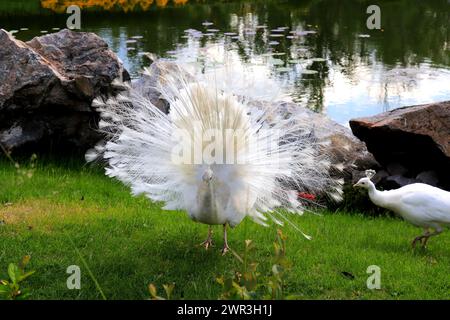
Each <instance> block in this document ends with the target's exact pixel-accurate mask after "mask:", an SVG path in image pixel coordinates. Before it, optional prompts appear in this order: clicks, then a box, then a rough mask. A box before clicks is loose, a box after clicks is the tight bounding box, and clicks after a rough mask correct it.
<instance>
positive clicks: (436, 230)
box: [422, 227, 442, 248]
mask: <svg viewBox="0 0 450 320" xmlns="http://www.w3.org/2000/svg"><path fill="white" fill-rule="evenodd" d="M441 232H442V228H440V227H438V228H436V229H435V231H434V232H432V233H430V232H429V231H427V233H426V235H425V237H424V240H423V243H422V247H424V248H425V247H426V245H427V242H428V239H430V237H432V236H437V235H438V234H440V233H441Z"/></svg>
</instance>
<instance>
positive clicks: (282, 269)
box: [216, 230, 295, 300]
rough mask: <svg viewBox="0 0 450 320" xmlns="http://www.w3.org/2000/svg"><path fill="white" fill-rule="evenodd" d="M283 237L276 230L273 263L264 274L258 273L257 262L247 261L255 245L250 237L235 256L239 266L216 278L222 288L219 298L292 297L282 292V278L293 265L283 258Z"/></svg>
mask: <svg viewBox="0 0 450 320" xmlns="http://www.w3.org/2000/svg"><path fill="white" fill-rule="evenodd" d="M286 238H287V237H286V236H285V235H284V234H283V232H282V231H281V230H277V237H276V240H275V242H274V243H273V246H274V256H273V265H272V268H271V273H270V274H269V275H267V276H263V275H261V273H260V272H258V270H257V269H258V265H259V263H257V262H253V261H250V260H249V259H250V255H251V253H252V251H253V250H254V245H253V241H252V240H245V250H244V254H243V258H238V260H239V261H240V262H241V266H242V269H241V270H236V271H234V272H232V273H230V274H228V275H222V276H220V277H218V278H217V279H216V280H217V282H218V283H219V284H220V285H221V286H222V289H223V292H222V295H221V296H220V297H219V298H220V299H223V300H251V299H257V300H261V299H264V300H283V299H292V298H294V297H295V296H287V295H286V294H285V287H286V280H285V277H286V274H287V273H288V272H289V271H290V270H291V267H292V264H291V262H290V261H289V260H288V259H287V258H286Z"/></svg>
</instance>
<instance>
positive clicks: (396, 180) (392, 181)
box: [383, 174, 418, 189]
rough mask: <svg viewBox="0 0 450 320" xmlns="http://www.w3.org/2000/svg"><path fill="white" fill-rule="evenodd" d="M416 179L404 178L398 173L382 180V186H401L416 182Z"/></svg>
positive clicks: (388, 187) (389, 187)
mask: <svg viewBox="0 0 450 320" xmlns="http://www.w3.org/2000/svg"><path fill="white" fill-rule="evenodd" d="M417 182H418V181H417V180H415V179H410V178H406V177H404V176H401V175H399V174H396V175H393V176H389V177H387V178H386V179H384V180H383V186H384V187H385V188H386V189H398V188H401V187H403V186H406V185H407V184H411V183H417Z"/></svg>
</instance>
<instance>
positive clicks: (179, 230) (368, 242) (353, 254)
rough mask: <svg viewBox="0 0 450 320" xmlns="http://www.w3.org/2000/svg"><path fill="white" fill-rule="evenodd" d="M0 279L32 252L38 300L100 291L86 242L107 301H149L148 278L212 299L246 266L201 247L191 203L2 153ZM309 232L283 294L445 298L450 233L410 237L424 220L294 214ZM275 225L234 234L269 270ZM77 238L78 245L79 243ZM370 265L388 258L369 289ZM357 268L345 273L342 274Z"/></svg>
mask: <svg viewBox="0 0 450 320" xmlns="http://www.w3.org/2000/svg"><path fill="white" fill-rule="evenodd" d="M0 220H4V222H5V223H4V224H1V225H0V279H2V278H6V269H7V266H8V263H10V262H18V261H19V260H20V259H21V257H22V256H24V255H27V254H29V255H31V257H32V259H31V263H30V267H29V268H30V269H33V270H36V273H35V274H34V275H33V276H32V277H31V278H30V281H29V282H28V283H27V284H26V286H27V287H29V288H30V289H31V291H32V293H33V296H32V297H33V298H36V299H100V298H101V295H100V293H99V291H98V290H97V289H96V286H95V284H94V282H93V280H92V278H91V277H89V274H88V271H87V270H86V268H85V267H84V265H83V263H82V261H81V259H80V256H79V255H78V254H77V250H75V248H74V245H75V247H76V249H78V250H79V252H80V253H81V255H82V256H83V257H84V259H85V260H86V263H87V265H88V266H89V268H90V269H91V271H92V273H93V275H94V276H95V278H96V279H97V281H98V283H99V285H100V287H101V288H102V290H103V292H104V293H105V295H106V297H107V298H108V299H146V298H148V297H149V294H148V290H147V286H148V284H149V283H154V284H156V285H157V286H158V287H159V288H160V290H161V288H162V285H163V284H166V283H172V282H174V283H175V285H176V287H175V291H174V297H175V298H183V299H216V298H217V297H218V296H219V295H220V293H221V287H220V285H218V284H217V283H216V280H215V279H216V277H217V276H219V275H222V274H225V273H228V272H230V271H232V270H235V269H236V268H238V267H239V262H238V261H237V259H236V258H234V257H233V255H231V254H229V255H227V256H225V257H222V256H221V255H220V247H221V245H222V240H221V228H220V227H216V228H215V229H214V230H215V231H216V232H215V239H216V247H214V248H213V249H212V250H209V251H206V250H204V249H202V248H200V247H198V246H196V245H197V244H198V243H200V242H201V241H202V240H203V238H204V237H205V236H206V232H207V227H206V226H205V225H201V224H197V223H194V222H192V221H190V220H189V219H188V217H187V216H186V214H185V213H183V212H165V211H163V210H161V209H160V206H159V205H157V204H152V203H150V202H149V201H148V200H146V199H145V198H133V197H131V196H130V195H129V192H128V190H127V188H126V187H124V186H123V185H121V184H120V183H118V182H116V181H113V180H110V179H108V178H106V177H105V176H104V175H103V173H102V170H100V169H96V168H89V167H87V166H83V165H80V164H79V163H77V162H76V161H75V162H73V163H69V162H65V164H63V165H62V164H56V163H55V162H54V161H42V160H41V161H40V164H39V165H38V167H37V169H36V171H35V173H34V175H33V177H32V178H26V179H24V180H23V181H20V179H19V178H18V174H17V173H16V170H15V168H14V167H13V166H12V165H11V164H9V163H7V162H0ZM292 220H293V221H294V222H295V223H296V224H297V225H299V226H300V227H301V228H302V230H304V231H305V232H307V233H308V234H310V235H312V236H313V240H311V241H308V240H306V239H304V238H303V237H302V236H301V235H299V234H298V233H297V232H295V231H294V230H293V229H292V228H290V227H285V228H284V231H283V232H284V233H285V234H286V235H287V236H288V240H287V255H288V259H290V260H291V261H292V263H293V268H292V270H291V272H290V274H289V275H288V277H287V288H286V290H287V292H288V293H291V294H297V295H300V296H301V297H303V298H305V299H415V298H417V299H443V298H449V297H450V296H449V292H450V283H449V271H450V270H449V268H450V267H449V266H450V234H449V233H444V234H443V235H441V236H439V237H437V238H434V239H431V240H430V243H429V248H428V249H427V250H415V251H413V250H412V249H411V247H410V241H411V240H412V238H413V237H414V236H415V235H417V234H418V233H419V232H420V230H419V229H417V228H415V227H413V226H410V225H409V224H407V223H405V222H403V221H401V220H398V219H394V218H387V217H371V218H369V217H364V216H363V215H358V214H352V215H349V214H343V213H334V214H331V213H325V214H324V215H322V216H318V215H312V214H306V215H304V216H302V217H292ZM275 237H276V227H275V226H271V227H268V228H264V227H261V226H259V225H256V224H254V223H253V222H251V221H247V220H246V221H244V222H243V223H242V224H241V225H239V226H238V227H237V228H235V229H233V230H231V232H230V233H229V242H230V246H231V247H232V248H233V249H234V250H235V251H237V252H242V251H243V247H244V240H245V239H252V240H253V241H254V242H255V245H256V250H255V251H254V252H253V257H252V258H253V260H255V261H257V262H259V263H260V265H259V267H258V270H259V271H260V272H261V273H263V274H265V273H268V272H270V267H271V263H272V248H273V246H272V243H273V241H274V240H275ZM71 240H73V244H72V243H71ZM70 265H79V266H80V267H81V270H82V283H81V285H82V288H81V290H68V289H67V288H66V279H67V277H68V276H69V275H68V274H66V268H67V267H68V266H70ZM369 265H378V266H380V268H381V285H382V289H381V290H369V289H367V287H366V280H367V277H368V275H367V274H366V269H367V267H368V266H369ZM344 271H345V272H349V273H351V274H353V275H354V276H355V278H354V279H349V278H347V277H345V276H343V275H342V272H344Z"/></svg>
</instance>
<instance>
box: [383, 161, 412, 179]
mask: <svg viewBox="0 0 450 320" xmlns="http://www.w3.org/2000/svg"><path fill="white" fill-rule="evenodd" d="M386 170H387V172H388V173H389V174H391V175H399V176H404V175H406V173H407V172H408V169H406V168H405V167H404V166H402V165H401V164H400V163H397V162H393V163H389V164H387V165H386Z"/></svg>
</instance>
